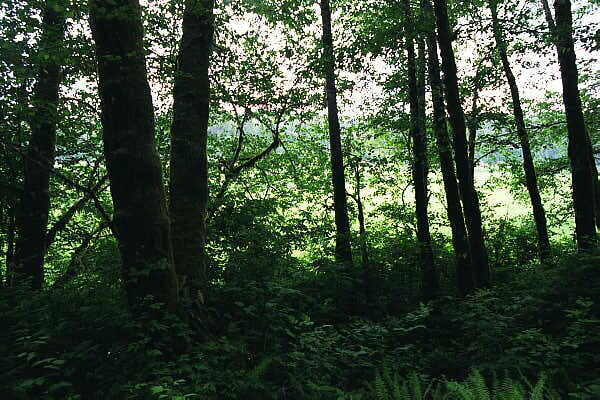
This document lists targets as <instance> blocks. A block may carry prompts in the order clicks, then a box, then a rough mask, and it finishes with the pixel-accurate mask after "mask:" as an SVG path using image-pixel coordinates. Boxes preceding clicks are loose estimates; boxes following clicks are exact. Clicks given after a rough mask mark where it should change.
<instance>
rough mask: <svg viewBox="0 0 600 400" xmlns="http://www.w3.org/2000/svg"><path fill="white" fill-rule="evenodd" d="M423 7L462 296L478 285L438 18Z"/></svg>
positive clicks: (435, 121) (428, 5) (435, 122)
mask: <svg viewBox="0 0 600 400" xmlns="http://www.w3.org/2000/svg"><path fill="white" fill-rule="evenodd" d="M421 6H422V8H423V13H424V15H425V27H426V28H427V30H426V32H427V37H426V42H427V66H428V75H429V85H430V86H431V102H432V106H433V107H432V108H433V133H434V134H435V138H436V145H437V151H438V156H439V159H440V169H441V170H442V179H443V182H444V192H445V195H446V204H447V206H446V207H447V209H446V211H447V214H448V221H449V222H450V229H451V231H452V246H453V248H454V258H455V263H456V283H457V287H458V291H459V293H460V294H461V295H462V296H465V295H467V294H469V293H471V292H472V291H473V289H474V287H475V282H474V277H473V276H474V275H473V269H472V266H471V252H470V250H469V242H468V239H467V228H466V226H465V219H464V216H463V210H462V206H461V204H460V192H459V189H458V182H457V180H456V172H455V170H454V156H453V154H452V145H451V143H450V136H449V135H448V127H447V125H446V111H445V105H444V88H443V84H442V79H441V77H440V61H439V59H438V48H437V40H436V36H435V17H434V15H433V10H432V7H431V3H430V2H429V0H422V2H421Z"/></svg>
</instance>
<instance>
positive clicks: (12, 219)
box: [5, 204, 17, 286]
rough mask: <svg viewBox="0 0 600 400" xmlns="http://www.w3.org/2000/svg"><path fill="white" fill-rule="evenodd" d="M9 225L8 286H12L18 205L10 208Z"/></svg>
mask: <svg viewBox="0 0 600 400" xmlns="http://www.w3.org/2000/svg"><path fill="white" fill-rule="evenodd" d="M8 212H9V213H8V221H7V222H8V226H7V228H6V229H7V232H6V256H5V257H6V286H12V285H13V283H14V271H15V236H16V231H17V226H16V225H17V224H16V217H15V214H16V207H15V205H14V204H13V205H12V207H11V208H9V210H8Z"/></svg>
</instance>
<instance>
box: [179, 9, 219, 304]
mask: <svg viewBox="0 0 600 400" xmlns="http://www.w3.org/2000/svg"><path fill="white" fill-rule="evenodd" d="M213 6H214V0H186V2H185V11H184V16H183V36H182V38H181V43H180V47H179V55H178V63H177V65H178V69H177V75H176V77H175V87H174V92H173V124H172V126H171V163H170V164H171V170H170V215H171V231H172V237H173V255H174V259H175V270H176V272H177V274H178V275H179V277H180V282H181V283H182V288H181V289H183V290H182V292H183V293H184V295H185V296H186V297H187V298H188V299H197V298H198V295H199V293H198V291H199V290H201V288H203V287H204V286H205V285H206V283H207V271H206V255H205V252H206V251H205V246H206V217H207V202H208V161H207V154H206V142H207V135H208V117H209V104H210V82H209V75H208V74H209V71H208V69H209V63H210V52H211V45H212V38H213V30H214V25H213V21H214V16H213Z"/></svg>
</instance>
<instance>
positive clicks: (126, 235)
mask: <svg viewBox="0 0 600 400" xmlns="http://www.w3.org/2000/svg"><path fill="white" fill-rule="evenodd" d="M90 25H91V28H92V36H93V38H94V40H95V42H96V59H97V62H98V80H99V82H98V90H99V94H100V100H101V103H100V104H101V110H102V128H103V142H104V153H105V156H106V167H107V170H108V175H109V177H110V189H111V194H112V199H113V204H114V223H115V227H116V229H117V232H118V242H119V251H120V253H121V259H122V260H121V261H122V274H123V282H124V286H125V290H126V293H127V297H128V300H129V302H130V305H131V306H132V307H133V308H137V306H139V305H140V303H141V300H143V299H144V298H145V297H146V296H148V295H150V296H153V297H154V299H155V300H156V301H158V302H161V303H166V304H167V305H168V306H169V308H170V309H174V308H175V307H176V303H177V281H176V276H175V271H174V267H173V252H172V248H171V234H170V226H169V218H168V214H167V204H166V200H165V190H164V186H163V179H162V171H161V165H160V160H159V158H158V153H157V150H156V143H155V139H154V109H153V106H152V96H151V94H150V86H149V84H148V78H147V72H146V60H145V57H144V48H143V39H142V35H143V32H142V20H141V10H140V6H139V3H138V1H137V0H123V1H119V2H114V1H112V0H91V1H90Z"/></svg>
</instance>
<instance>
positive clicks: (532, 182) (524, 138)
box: [489, 0, 550, 261]
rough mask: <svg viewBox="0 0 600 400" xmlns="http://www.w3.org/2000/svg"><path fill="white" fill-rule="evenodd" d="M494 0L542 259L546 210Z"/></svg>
mask: <svg viewBox="0 0 600 400" xmlns="http://www.w3.org/2000/svg"><path fill="white" fill-rule="evenodd" d="M496 1H497V0H490V1H489V7H490V11H491V14H492V29H493V32H494V39H495V41H496V49H497V51H498V54H499V56H500V60H501V61H502V69H503V70H504V75H505V76H506V81H507V83H508V86H509V88H510V95H511V99H512V109H513V116H514V118H515V125H516V127H517V136H518V137H519V143H520V144H521V151H522V152H523V169H524V171H525V185H526V187H527V191H528V192H529V198H530V201H531V208H532V210H533V219H534V221H535V228H536V232H537V237H538V251H539V254H540V258H541V259H542V261H543V260H545V259H547V258H548V256H549V255H550V254H549V253H550V240H549V238H548V226H547V222H546V211H545V210H544V205H543V203H542V198H541V196H540V190H539V188H538V183H537V176H536V172H535V166H534V164H533V155H532V153H531V146H530V144H529V134H528V133H527V129H526V128H525V118H524V116H523V108H522V107H521V96H520V94H519V87H518V85H517V80H516V78H515V75H514V74H513V72H512V68H511V66H510V62H509V60H508V50H507V48H508V46H507V44H506V42H505V40H504V34H503V32H502V27H501V26H500V22H499V20H498V8H497V3H496Z"/></svg>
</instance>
